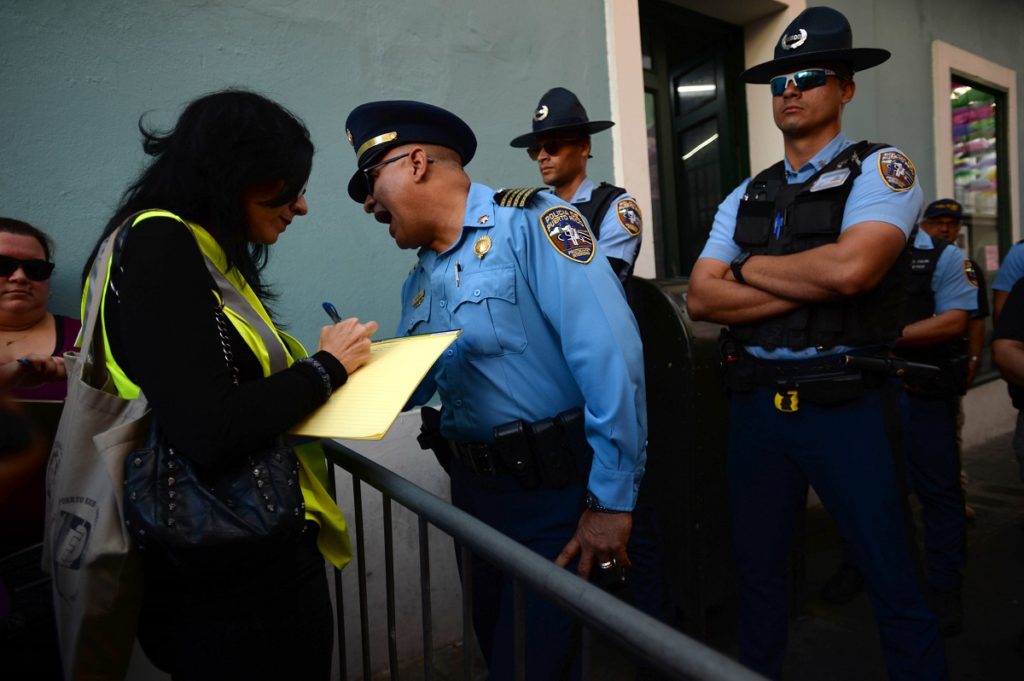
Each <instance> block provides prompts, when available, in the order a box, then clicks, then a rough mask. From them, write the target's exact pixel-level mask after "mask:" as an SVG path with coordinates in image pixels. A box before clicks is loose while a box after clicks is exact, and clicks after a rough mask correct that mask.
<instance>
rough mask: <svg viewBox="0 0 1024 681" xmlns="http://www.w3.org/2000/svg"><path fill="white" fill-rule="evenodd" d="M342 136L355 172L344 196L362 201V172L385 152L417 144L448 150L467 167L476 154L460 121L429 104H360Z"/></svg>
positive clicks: (472, 140)
mask: <svg viewBox="0 0 1024 681" xmlns="http://www.w3.org/2000/svg"><path fill="white" fill-rule="evenodd" d="M345 136H346V137H348V141H349V143H350V144H351V145H352V148H353V149H355V152H356V165H357V166H358V169H357V170H356V172H355V173H353V174H352V178H351V179H350V180H349V181H348V195H349V196H351V197H352V199H353V200H354V201H356V202H358V203H362V202H363V201H365V200H366V195H367V191H366V179H365V178H364V177H363V169H364V168H368V167H370V166H372V165H373V164H374V163H376V162H377V160H378V159H380V158H382V157H383V156H384V154H385V153H387V151H388V149H392V148H394V147H397V146H401V145H404V144H411V143H414V142H419V143H421V144H437V145H439V146H442V147H448V148H449V149H451V150H453V151H454V152H455V153H457V154H458V155H459V158H460V159H461V160H462V165H467V164H468V163H469V162H470V161H471V160H472V159H473V155H474V154H475V153H476V135H474V134H473V130H472V129H470V127H469V126H468V125H467V124H466V122H465V121H464V120H462V119H461V118H459V117H458V116H456V115H455V114H453V113H452V112H451V111H448V110H446V109H442V108H441V107H439V106H434V105H433V104H426V103H424V102H414V101H411V100H387V101H379V102H367V103H366V104H360V105H359V106H357V107H356V108H355V109H353V110H352V113H350V114H349V115H348V118H347V119H346V120H345Z"/></svg>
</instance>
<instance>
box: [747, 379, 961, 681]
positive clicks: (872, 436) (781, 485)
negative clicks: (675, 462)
mask: <svg viewBox="0 0 1024 681" xmlns="http://www.w3.org/2000/svg"><path fill="white" fill-rule="evenodd" d="M894 389H895V386H889V387H887V388H886V390H894ZM882 395H883V391H882V390H867V391H866V393H865V394H864V396H862V397H860V398H857V399H854V400H849V401H846V402H843V403H841V404H839V405H834V406H821V405H814V404H808V403H806V402H798V407H799V408H798V410H797V411H795V412H791V413H787V412H782V411H779V410H778V409H776V407H775V404H774V398H775V390H774V389H759V390H755V391H753V392H749V393H742V394H735V395H733V396H732V399H731V405H730V412H731V423H730V431H729V478H730V496H731V504H732V511H733V522H734V526H733V542H734V546H735V552H736V568H737V575H738V578H739V599H740V602H739V654H740V662H742V663H743V664H745V665H747V666H748V667H750V668H752V669H754V670H756V671H758V672H760V673H761V674H764V675H765V676H767V677H769V678H773V679H779V678H781V676H782V665H783V660H784V659H785V651H786V635H787V629H788V624H789V622H788V612H787V609H788V598H787V586H788V585H787V580H786V564H787V560H788V558H789V554H790V548H791V545H792V537H793V532H794V527H795V523H796V520H797V517H798V513H799V511H800V508H801V506H802V505H803V504H804V503H806V502H805V499H806V497H805V494H806V489H807V484H808V483H810V484H811V485H812V486H813V487H814V489H815V491H816V492H817V493H818V496H819V497H820V498H821V501H822V503H823V504H824V505H825V508H826V509H827V510H828V511H829V513H830V514H831V515H832V516H833V518H834V519H835V521H836V524H837V526H838V527H839V531H840V533H841V534H842V535H843V538H844V540H845V542H846V546H847V548H848V550H849V553H850V557H851V558H852V560H853V561H854V564H855V565H856V566H857V567H858V568H860V570H861V572H862V573H863V574H864V577H865V580H866V582H867V588H868V594H869V596H870V598H871V601H872V604H873V605H874V609H875V617H876V620H877V622H878V629H879V634H880V637H881V643H882V653H883V656H884V659H885V664H886V668H887V670H888V673H889V678H890V680H891V681H911V680H913V681H934V680H938V679H948V672H947V670H946V657H945V649H944V647H943V641H942V637H941V635H940V633H939V626H938V621H937V620H936V618H935V615H934V614H933V613H932V612H931V610H930V609H929V608H928V606H927V604H926V602H925V598H924V595H923V593H922V589H921V585H920V583H919V581H918V579H917V577H916V575H915V572H914V564H913V560H912V554H911V544H910V536H909V530H908V528H909V524H908V522H907V514H906V507H905V505H904V504H905V499H904V496H903V494H902V490H901V486H900V485H899V483H898V481H899V475H901V473H897V467H896V466H895V465H894V459H893V453H892V448H891V446H890V441H889V439H888V437H887V433H886V426H885V420H884V419H883V402H884V403H885V404H886V405H889V404H890V403H891V407H889V406H887V408H890V409H892V410H894V411H893V414H892V417H893V418H894V419H896V421H898V420H899V414H898V407H897V405H896V401H895V394H894V393H893V394H892V399H887V400H883V397H882ZM783 405H784V406H786V405H788V402H785V401H784V402H783Z"/></svg>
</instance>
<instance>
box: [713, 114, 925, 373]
mask: <svg viewBox="0 0 1024 681" xmlns="http://www.w3.org/2000/svg"><path fill="white" fill-rule="evenodd" d="M851 144H853V142H851V141H850V140H848V139H846V137H845V136H844V135H843V134H842V133H839V134H838V135H836V136H835V137H834V138H833V139H832V141H831V142H829V143H828V144H826V145H825V146H824V148H822V150H821V151H819V152H818V153H817V154H815V155H814V156H813V157H812V158H811V160H809V161H808V162H807V163H805V164H804V165H803V167H802V168H800V169H799V170H793V167H792V166H791V165H790V164H789V160H788V159H787V160H784V163H785V166H786V182H787V183H788V184H801V183H803V182H806V181H807V180H809V179H811V177H812V176H813V175H814V174H815V173H816V172H818V171H819V170H820V169H821V168H823V167H825V166H826V165H827V164H828V163H829V162H830V161H831V160H832V159H833V158H835V157H836V156H837V155H838V154H839V153H840V152H841V151H843V150H844V149H846V148H847V147H849V146H850V145H851ZM891 149H893V147H886V148H885V149H879V150H878V151H876V152H875V153H873V154H869V155H868V157H867V158H865V159H864V160H863V162H862V164H861V173H860V175H858V176H857V178H856V179H855V180H854V181H853V187H852V189H851V190H850V196H849V198H848V199H847V200H846V209H845V211H844V212H843V222H842V227H841V231H845V230H846V229H848V228H849V227H852V226H853V225H856V224H859V223H861V222H870V221H878V222H887V223H889V224H891V225H893V226H895V227H896V228H897V229H899V230H901V231H902V232H903V236H904V237H907V236H909V234H910V231H911V229H913V227H914V225H915V224H917V216H918V214H919V213H920V212H921V208H922V207H923V205H924V195H923V193H922V192H921V186H920V184H919V183H918V182H917V180H916V178H915V180H914V184H913V186H912V187H911V188H910V189H907V190H905V191H894V190H893V189H891V188H890V187H889V186H888V185H887V184H886V183H885V181H884V180H883V179H882V175H881V171H880V169H879V163H878V156H879V154H881V153H882V152H884V151H888V150H891ZM749 183H750V178H747V179H746V180H744V181H743V182H742V183H741V184H740V186H738V187H736V189H734V190H733V191H732V193H731V194H729V196H727V197H725V200H724V201H722V203H721V204H719V206H718V212H717V213H716V214H715V221H714V223H713V224H712V226H711V234H710V235H709V236H708V241H707V244H705V246H704V250H703V251H701V254H700V257H701V258H714V259H715V260H721V261H722V262H724V263H731V262H732V261H733V260H734V259H735V258H736V256H737V255H739V254H740V252H741V250H742V249H741V248H740V246H739V244H737V243H736V242H735V241H733V234H734V233H735V231H736V215H737V213H738V212H739V206H740V200H741V199H742V198H743V195H744V194H745V193H746V190H747V185H748V184H749ZM746 349H747V352H749V353H750V354H752V355H754V356H755V357H760V358H762V359H809V358H811V357H815V356H818V355H820V354H827V355H832V354H838V353H842V352H847V351H848V350H850V349H851V348H849V347H846V346H836V347H833V348H829V349H828V350H826V351H825V352H824V353H819V352H818V351H817V350H815V349H814V348H813V347H811V348H805V349H801V350H793V349H790V348H777V349H775V350H767V349H765V348H762V347H760V346H747V348H746Z"/></svg>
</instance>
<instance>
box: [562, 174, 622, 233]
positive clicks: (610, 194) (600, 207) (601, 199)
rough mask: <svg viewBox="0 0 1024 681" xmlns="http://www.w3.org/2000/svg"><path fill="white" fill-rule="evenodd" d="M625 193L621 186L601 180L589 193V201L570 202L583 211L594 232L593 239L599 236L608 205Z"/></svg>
mask: <svg viewBox="0 0 1024 681" xmlns="http://www.w3.org/2000/svg"><path fill="white" fill-rule="evenodd" d="M625 193H626V190H625V189H623V188H622V187H616V186H615V185H612V184H608V183H607V182H602V183H601V184H599V185H598V186H596V187H594V191H592V192H591V193H590V200H589V201H583V202H582V203H574V204H572V205H574V206H576V210H578V211H579V212H581V213H583V217H585V218H586V219H587V222H589V223H590V231H592V232H593V233H594V238H595V239H600V238H601V223H602V222H604V216H605V213H607V212H608V207H609V206H611V205H612V201H614V200H615V199H617V198H619V197H620V196H622V195H623V194H625Z"/></svg>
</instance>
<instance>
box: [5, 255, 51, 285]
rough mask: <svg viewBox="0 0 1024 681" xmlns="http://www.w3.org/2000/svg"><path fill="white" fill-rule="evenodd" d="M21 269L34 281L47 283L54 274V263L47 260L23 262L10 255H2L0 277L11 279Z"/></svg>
mask: <svg viewBox="0 0 1024 681" xmlns="http://www.w3.org/2000/svg"><path fill="white" fill-rule="evenodd" d="M19 267H20V268H21V269H22V271H23V272H25V276H26V277H28V278H29V279H31V280H32V281H46V280H47V279H49V278H50V275H51V274H53V263H52V262H47V261H45V260H38V259H33V260H21V259H19V258H12V257H11V256H9V255H0V277H9V276H11V275H12V274H14V273H15V272H17V271H18V268H19Z"/></svg>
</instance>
